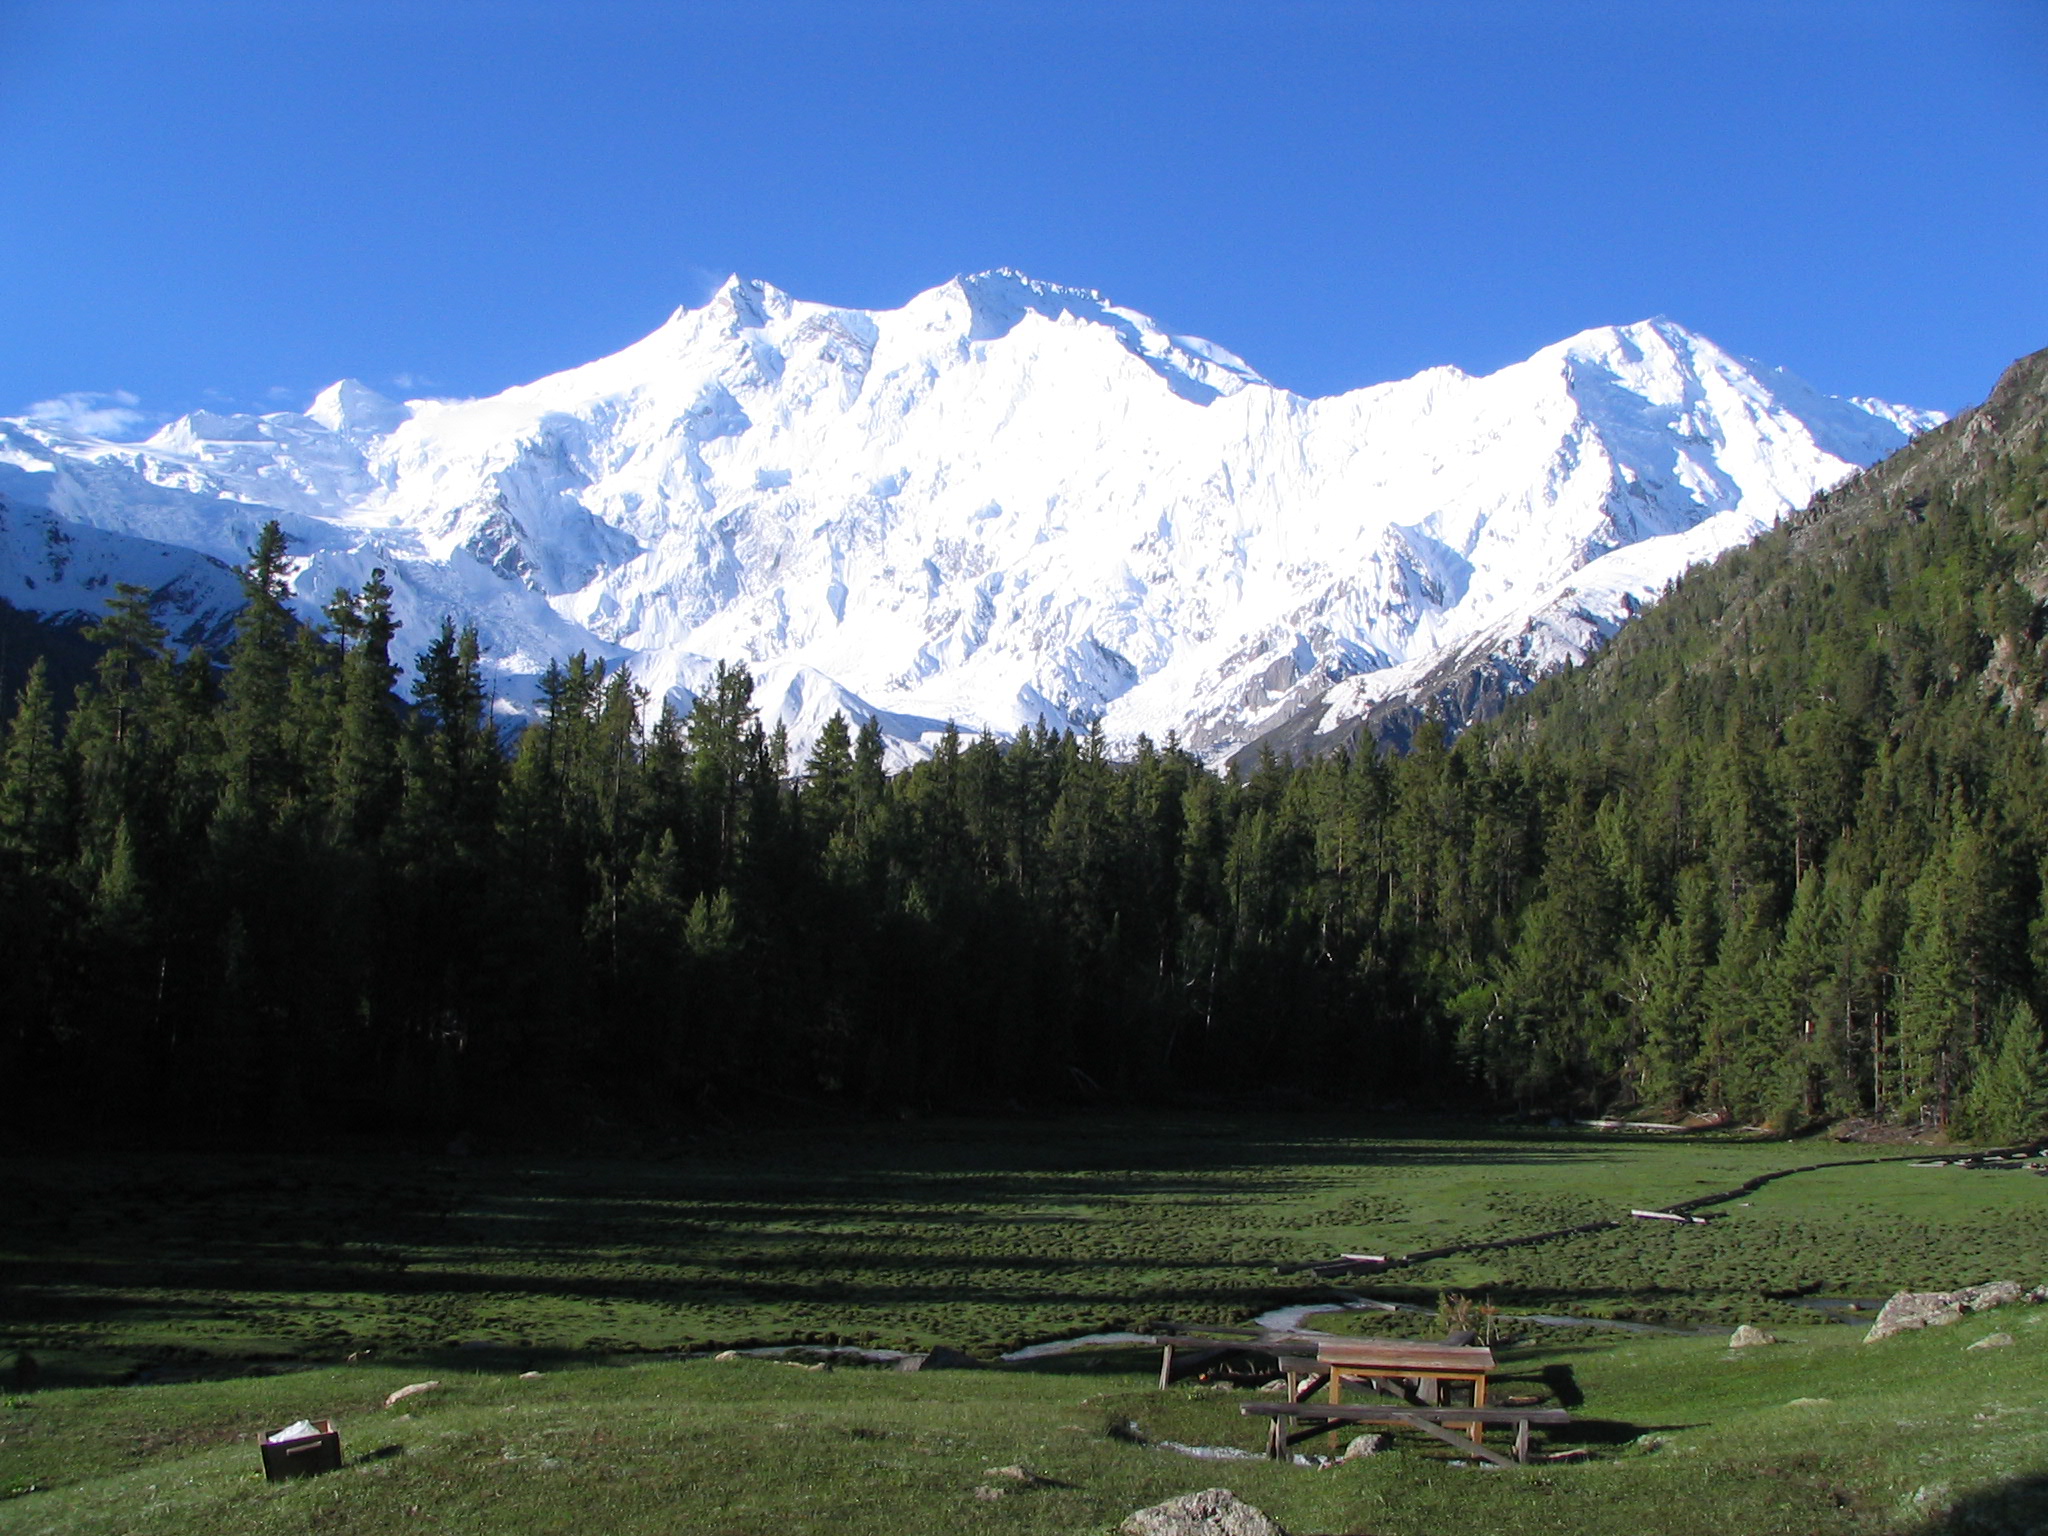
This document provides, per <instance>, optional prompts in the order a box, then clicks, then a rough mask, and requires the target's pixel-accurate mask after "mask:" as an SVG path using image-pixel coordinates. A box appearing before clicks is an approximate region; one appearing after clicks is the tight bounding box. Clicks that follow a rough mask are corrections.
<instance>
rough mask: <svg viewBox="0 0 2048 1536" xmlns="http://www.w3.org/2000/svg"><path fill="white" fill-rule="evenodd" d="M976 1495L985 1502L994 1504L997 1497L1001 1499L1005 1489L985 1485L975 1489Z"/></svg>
mask: <svg viewBox="0 0 2048 1536" xmlns="http://www.w3.org/2000/svg"><path fill="white" fill-rule="evenodd" d="M974 1496H975V1497H976V1498H977V1499H980V1500H981V1501H982V1502H983V1503H984V1504H993V1503H994V1502H995V1501H996V1500H997V1499H1000V1498H1001V1497H1002V1496H1003V1490H1002V1489H1000V1488H990V1487H987V1486H983V1487H980V1488H977V1489H975V1490H974Z"/></svg>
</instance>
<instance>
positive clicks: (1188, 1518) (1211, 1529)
mask: <svg viewBox="0 0 2048 1536" xmlns="http://www.w3.org/2000/svg"><path fill="white" fill-rule="evenodd" d="M1117 1530H1118V1531H1120V1532H1122V1536H1287V1532H1286V1530H1285V1529H1284V1528H1282V1526H1281V1525H1280V1524H1279V1522H1277V1521H1275V1520H1273V1519H1272V1518H1270V1517H1269V1516H1267V1515H1266V1514H1265V1513H1264V1512H1263V1511H1261V1510H1257V1509H1254V1508H1253V1507H1252V1506H1251V1505H1249V1504H1247V1503H1245V1501H1244V1500H1243V1499H1240V1498H1239V1497H1238V1496H1237V1495H1236V1494H1234V1493H1232V1492H1231V1491H1230V1490H1229V1489H1228V1488H1204V1489H1203V1490H1202V1491H1201V1492H1200V1493H1184V1494H1182V1495H1181V1496H1180V1497H1179V1498H1177V1499H1168V1500H1167V1501H1166V1502H1165V1503H1164V1504H1154V1505H1153V1506H1152V1507H1151V1508H1150V1509H1141V1510H1139V1511H1138V1512H1137V1513H1136V1514H1134V1515H1131V1516H1128V1517H1127V1518H1126V1519H1125V1520H1124V1523H1123V1524H1122V1525H1120V1526H1118V1527H1117Z"/></svg>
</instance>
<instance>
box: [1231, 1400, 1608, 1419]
mask: <svg viewBox="0 0 2048 1536" xmlns="http://www.w3.org/2000/svg"><path fill="white" fill-rule="evenodd" d="M1237 1411H1238V1412H1239V1413H1240V1414H1243V1415H1245V1416H1246V1417H1248V1418H1250V1417H1263V1416H1265V1415H1268V1414H1271V1415H1273V1416H1275V1417H1277V1418H1284V1419H1322V1420H1329V1421H1341V1422H1343V1423H1346V1424H1363V1423H1369V1422H1381V1423H1405V1422H1407V1421H1408V1420H1410V1419H1415V1420H1422V1419H1428V1420H1430V1421H1431V1422H1433V1423H1439V1424H1443V1423H1453V1424H1455V1423H1473V1424H1569V1423H1571V1421H1572V1416H1571V1415H1570V1414H1569V1413H1567V1412H1565V1410H1564V1409H1562V1408H1417V1407H1411V1406H1410V1405H1408V1404H1406V1403H1270V1402H1258V1403H1240V1404H1239V1405H1238V1410H1237Z"/></svg>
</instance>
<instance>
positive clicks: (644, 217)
mask: <svg viewBox="0 0 2048 1536" xmlns="http://www.w3.org/2000/svg"><path fill="white" fill-rule="evenodd" d="M0 207H5V208H6V209H7V210H8V212H9V215H10V217H9V219H8V233H7V235H6V237H5V238H4V239H0V412H14V411H19V410H21V409H23V408H25V407H27V406H29V405H30V404H31V403H33V402H36V401H42V400H49V399H53V398H56V397H60V396H64V395H67V394H81V395H91V396H95V397H97V398H96V399H94V400H92V401H91V402H89V403H92V404H94V405H97V406H98V407H99V408H101V409H102V410H106V409H111V410H113V411H115V412H119V411H126V410H132V411H133V412H134V413H135V418H134V420H135V422H136V423H137V424H138V425H141V424H146V422H147V420H148V419H151V418H154V417H156V416H160V415H162V414H166V413H175V412H178V411H182V410H186V409H190V408H193V407H196V406H200V405H208V404H211V405H214V406H216V407H235V408H251V407H254V408H275V407H277V406H279V405H283V406H291V407H298V406H301V405H303V404H304V403H305V402H306V401H307V399H309V398H310V396H311V394H312V392H313V391H314V390H315V389H317V388H318V387H320V386H321V385H323V384H325V383H327V382H329V381H330V380H332V379H334V378H337V377H340V376H343V375H353V376H357V377H361V378H363V379H366V380H368V381H369V382H371V383H372V384H375V385H377V386H378V387H380V388H384V389H387V390H392V391H394V392H413V393H434V394H478V393H484V392H488V391H494V390H497V389H501V388H504V387H505V386H507V385H510V384H513V383H517V382H521V381H523V380H525V379H529V378H532V377H536V376H538V375H540V374H542V373H545V372H548V371H551V370H554V369H557V368H562V367H568V366H572V365H574V364H576V363H579V362H583V361H587V360H589V359H591V358H593V357H596V356H599V355H601V354H603V353H606V352H609V351H612V350H615V349H616V348H618V347H619V346H622V345H624V344H625V343H626V342H628V341H631V340H632V339H634V338H635V337H637V336H639V335H641V334H643V333H645V332H646V331H648V330H651V329H652V328H653V327H654V326H656V325H657V324H659V323H660V322H661V321H662V320H663V319H664V318H665V317H666V315H667V314H668V312H669V311H670V310H671V309H673V308H674V307H675V306H677V305H678V304H686V303H696V302H700V301H701V300H702V298H703V297H704V296H705V294H706V293H707V292H708V291H709V289H710V287H711V286H712V285H713V284H714V283H715V282H716V280H717V279H718V278H720V277H722V276H723V275H724V274H725V273H726V272H727V271H731V270H738V271H741V272H744V273H747V274H748V275H751V276H756V277H761V278H765V279H767V280H768V281H770V282H773V283H775V284H777V285H779V286H781V287H783V288H786V289H788V290H790V291H791V292H793V293H796V294H797V295H799V296H801V297H804V298H811V299H818V300H822V301H827V302H832V303H840V304H851V305H860V306H864V307H888V306H894V305H896V304H900V303H901V302H903V301H904V300H905V299H907V298H908V297H909V296H910V295H911V294H913V293H915V292H917V291H918V290H920V289H923V288H927V287H930V286H932V285H933V284H936V283H939V282H943V281H944V280H945V279H946V278H948V277H949V276H951V275H953V274H954V273H955V272H960V271H974V270H979V269H982V268H986V267H992V266H1015V267H1019V268H1022V269H1023V270H1024V271H1026V272H1029V273H1031V274H1032V275H1033V276H1036V277H1040V278H1045V279H1049V280H1053V281H1058V282H1066V283H1072V284H1076V285H1080V286H1085V287H1094V288H1099V289H1101V290H1103V291H1104V292H1105V293H1107V294H1108V295H1109V296H1110V297H1111V298H1112V299H1114V300H1116V301H1117V302H1119V303H1122V304H1126V305H1129V306H1131V307H1133V308H1136V309H1140V310H1143V311H1145V312H1146V313H1148V314H1151V315H1153V316H1155V317H1157V318H1158V319H1159V320H1161V321H1162V322H1163V323H1165V324H1166V325H1168V326H1170V327H1171V328H1173V329H1175V330H1178V331H1182V332H1187V333H1193V334H1197V335H1203V336H1207V337H1209V338H1211V339H1212V340H1215V341H1217V342H1219V343H1221V344H1223V345H1224V346H1227V347H1229V348H1231V349H1232V350H1234V351H1236V352H1238V353H1239V354H1241V355H1242V356H1244V357H1245V358H1246V359H1247V360H1248V361H1249V362H1251V364H1252V365H1253V366H1254V367H1256V368H1258V369H1259V370H1260V371H1261V372H1263V373H1265V374H1266V375H1267V376H1268V377H1269V378H1272V379H1274V380H1275V381H1276V382H1279V383H1282V384H1285V385H1287V386H1289V387H1291V388H1295V389H1298V390H1301V391H1304V392H1306V393H1316V394H1320V393H1327V392H1330V391H1334V390H1340V389H1346V388H1351V387H1354V386H1357V385H1361V384H1368V383H1374V382H1378V381H1381V380H1384V379H1389V378H1396V377H1401V376H1404V375H1406V374H1409V373H1412V372H1414V371H1416V370H1417V369H1420V368H1423V367H1427V366H1430V365H1432V364H1437V363H1447V362H1448V363H1456V364H1458V365H1459V366H1461V367H1464V368H1467V369H1469V370H1473V371H1482V370H1486V369H1491V368H1494V367H1498V366H1500V365H1501V364H1503V363H1506V362H1510V361H1513V360H1515V359H1516V358H1519V357H1522V356H1525V355H1527V354H1528V353H1529V352H1531V351H1533V350H1534V349H1535V348H1537V347H1539V346H1541V345H1544V344H1545V343H1548V342H1551V341H1555V340H1557V339H1559V338H1561V337H1563V336H1565V335H1568V334H1570V333H1572V332H1574V331H1577V330H1581V329H1584V328H1586V327H1588V326H1593V325H1601V324H1607V323H1612V322H1620V321H1629V320H1635V319H1640V318H1643V317H1644V316H1646V315H1650V314H1657V313H1662V314H1668V315H1670V316H1672V317H1673V318H1674V319H1677V320H1679V321H1681V322H1683V323H1685V324H1687V325H1690V326H1692V327H1694V328H1695V329H1698V330H1701V331H1704V332H1706V333H1707V334H1708V335H1710V336H1712V337H1714V338H1715V339H1716V340H1718V341H1720V342H1722V343H1723V344H1724V345H1726V346H1729V347H1731V348H1733V349H1734V350H1736V351H1738V352H1742V353H1746V354H1748V355H1751V356H1755V357H1758V358H1761V359H1763V360H1765V361H1768V362H1772V363H1780V364H1783V365H1785V366H1787V367H1790V368H1791V369H1793V370H1794V371H1795V372H1798V373H1801V374H1803V375H1805V376H1806V377H1807V378H1809V379H1810V380H1812V381H1813V382H1814V383H1816V384H1818V385H1820V386H1821V387H1822V388H1824V389H1828V390H1832V391H1835V392H1838V393H1844V394H1866V393H1868V394H1878V395H1882V396H1885V397H1888V398H1891V399H1894V400H1901V401H1905V402H1908V403H1912V404H1918V405H1933V406H1939V407H1942V408H1945V409H1955V408H1957V407H1959V406H1962V405H1966V404H1968V403H1970V402H1972V401H1973V400H1975V399H1978V398H1980V397H1981V396H1982V395H1983V393H1984V392H1985V391H1986V390H1987V389H1988V388H1989V386H1990V384H1991V382H1992V380H1993V379H1994V378H1995V377H1996V374H1997V372H1998V370H1999V369H2000V368H2001V367H2002V366H2003V365H2004V364H2005V363H2006V362H2008V361H2009V360H2011V359H2012V358H2013V357H2015V356H2017V355H2019V354H2020V353H2023V352H2026V351H2030V350H2032V349H2034V348H2037V347H2041V346H2044V345H2048V4H2043V3H2041V0H1930V3H1923V4H1919V5H1902V4H1891V3H1887V0H1856V3H1839V4H1838V3H1828V0H1813V3H1802V0H1770V3H1754V4H1752V3H1748V0H1712V3H1710V4H1701V3H1698V0H1687V3H1683V4H1675V3H1664V0H1629V3H1617V4H1597V3H1574V0H1531V3H1523V4H1505V3H1497V4H1482V3H1470V4H1459V3H1455V0H1451V3H1435V0H1432V3H1427V4H1425V3H1422V0H1402V3H1379V0H1247V3H1241V4H1240V3H1205V0H1159V3H1153V0H1091V3H1037V4H1034V3H1024V0H1015V3H1008V4H1004V3H1000V0H979V3H965V0H962V3H945V4H940V3H932V0H832V3H797V0H788V3H783V0H756V3H749V4H740V3H725V0H700V3H690V0H670V3H633V0H618V3H609V4H607V3H603V0H593V3H571V0H555V3H550V4H535V3H523V0H497V3H456V0H406V3H402V4H400V3H383V0H333V3H331V4H326V5H321V6H310V5H308V6H301V5H295V4H286V3H280V0H174V3H173V0H162V3H153V4H152V3H116V0H0ZM120 419H121V418H120V417H118V415H117V416H115V417H111V418H107V420H109V421H112V422H115V423H118V422H119V420H120Z"/></svg>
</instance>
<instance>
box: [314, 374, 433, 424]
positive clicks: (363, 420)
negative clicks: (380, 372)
mask: <svg viewBox="0 0 2048 1536" xmlns="http://www.w3.org/2000/svg"><path fill="white" fill-rule="evenodd" d="M411 415H412V412H411V411H410V410H409V409H408V408H407V407H405V406H403V405H400V404H399V403H398V402H397V401H396V400H392V399H388V398H386V397H385V396H383V395H380V394H378V393H377V391H376V390H374V389H372V388H370V386H369V385H367V384H365V383H364V382H363V381H362V380H361V379H337V380H336V381H335V382H334V383H332V384H330V385H328V386H327V387H326V388H325V389H323V390H321V391H320V393H319V394H317V395H315V396H314V397H313V403H312V404H311V405H309V406H307V407H306V416H307V418H308V419H309V420H311V421H317V422H319V423H320V425H321V426H323V427H325V428H326V429H327V430H328V431H330V432H340V433H342V434H344V435H349V434H360V435H362V436H365V437H381V436H383V435H384V434H385V433H387V432H393V431H396V430H397V428H398V426H399V424H400V423H401V422H404V421H405V420H407V419H408V418H409V417H410V416H411Z"/></svg>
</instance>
